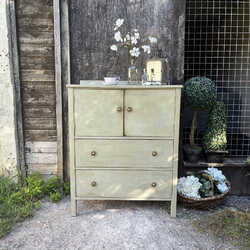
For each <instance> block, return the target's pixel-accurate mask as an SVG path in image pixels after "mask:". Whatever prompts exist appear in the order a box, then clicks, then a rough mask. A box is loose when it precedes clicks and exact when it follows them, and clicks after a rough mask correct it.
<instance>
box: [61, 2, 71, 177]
mask: <svg viewBox="0 0 250 250" xmlns="http://www.w3.org/2000/svg"><path fill="white" fill-rule="evenodd" d="M68 4H69V1H68V0H61V9H60V10H61V47H62V50H61V53H62V56H61V60H62V86H63V126H64V133H63V141H64V143H63V144H64V152H63V153H64V170H65V173H66V174H65V177H66V178H68V179H69V175H70V169H69V168H70V163H69V149H68V145H69V138H68V134H69V131H68V91H67V89H66V85H67V84H70V79H71V78H70V32H69V6H68Z"/></svg>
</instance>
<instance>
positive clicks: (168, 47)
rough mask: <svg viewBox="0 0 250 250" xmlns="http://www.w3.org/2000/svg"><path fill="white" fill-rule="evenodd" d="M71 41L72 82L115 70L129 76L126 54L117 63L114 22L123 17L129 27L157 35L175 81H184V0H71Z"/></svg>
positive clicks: (145, 34)
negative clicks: (114, 49) (111, 48)
mask: <svg viewBox="0 0 250 250" xmlns="http://www.w3.org/2000/svg"><path fill="white" fill-rule="evenodd" d="M69 5H70V41H71V46H70V47H71V71H72V72H71V76H72V79H71V81H72V83H73V84H79V81H80V80H83V79H103V77H104V76H105V75H106V74H107V73H108V72H109V71H110V69H112V71H115V72H116V73H117V74H119V75H120V76H121V78H122V79H124V80H125V79H127V67H128V65H129V62H128V58H127V57H126V56H124V57H122V58H120V59H119V60H118V63H116V58H115V56H114V55H115V54H114V52H112V51H111V50H110V49H109V48H110V45H111V44H112V43H113V41H114V40H113V37H114V30H113V28H114V22H115V20H116V19H117V18H124V19H125V24H126V28H127V30H130V29H131V28H137V29H139V31H140V32H141V34H143V35H144V36H145V37H148V36H150V35H151V36H157V37H158V38H159V46H160V48H161V49H162V50H163V56H164V57H167V58H168V59H169V63H170V75H171V77H170V78H171V82H172V84H175V83H182V81H183V64H184V62H183V61H184V20H185V19H184V14H185V0H178V1H176V0H105V1H103V0H71V1H69Z"/></svg>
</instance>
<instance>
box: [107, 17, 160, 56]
mask: <svg viewBox="0 0 250 250" xmlns="http://www.w3.org/2000/svg"><path fill="white" fill-rule="evenodd" d="M123 24H124V19H121V18H118V19H117V20H116V22H115V27H114V31H115V34H114V39H115V41H116V43H115V44H113V45H111V46H110V49H111V50H112V51H115V52H118V51H119V49H120V48H122V47H125V48H128V52H129V55H130V57H131V61H135V60H136V59H137V58H138V57H139V56H140V55H141V54H142V52H143V53H145V54H150V53H151V46H150V44H155V43H157V38H155V37H152V36H150V37H149V38H148V39H149V44H143V42H142V38H141V35H140V33H139V31H138V29H133V30H132V31H129V32H125V33H122V32H121V27H122V26H123Z"/></svg>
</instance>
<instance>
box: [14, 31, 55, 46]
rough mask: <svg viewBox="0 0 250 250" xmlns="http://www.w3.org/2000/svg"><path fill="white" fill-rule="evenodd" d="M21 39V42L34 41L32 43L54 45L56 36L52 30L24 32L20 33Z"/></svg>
mask: <svg viewBox="0 0 250 250" xmlns="http://www.w3.org/2000/svg"><path fill="white" fill-rule="evenodd" d="M19 41H20V42H21V43H32V44H47V46H48V45H50V46H51V45H53V44H54V38H53V33H52V32H30V33H28V32H23V33H19Z"/></svg>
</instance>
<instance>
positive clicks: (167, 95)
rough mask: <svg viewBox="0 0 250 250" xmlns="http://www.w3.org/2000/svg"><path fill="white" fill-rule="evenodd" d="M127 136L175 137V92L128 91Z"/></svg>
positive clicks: (125, 109)
mask: <svg viewBox="0 0 250 250" xmlns="http://www.w3.org/2000/svg"><path fill="white" fill-rule="evenodd" d="M124 112H125V135H126V136H173V134H174V123H175V90H174V89H173V90H172V89H166V90H165V89H159V90H158V89H157V90H147V89H143V90H126V91H125V107H124Z"/></svg>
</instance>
